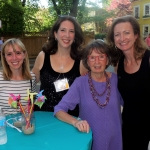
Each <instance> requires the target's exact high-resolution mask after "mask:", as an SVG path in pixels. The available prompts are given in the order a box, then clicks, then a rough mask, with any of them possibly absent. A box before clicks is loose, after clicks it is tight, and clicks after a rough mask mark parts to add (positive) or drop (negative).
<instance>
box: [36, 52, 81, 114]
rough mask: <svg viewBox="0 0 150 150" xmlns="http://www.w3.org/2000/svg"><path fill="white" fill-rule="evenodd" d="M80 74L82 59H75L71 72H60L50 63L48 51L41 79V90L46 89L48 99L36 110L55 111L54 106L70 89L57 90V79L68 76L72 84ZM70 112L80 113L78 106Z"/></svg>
mask: <svg viewBox="0 0 150 150" xmlns="http://www.w3.org/2000/svg"><path fill="white" fill-rule="evenodd" d="M79 76H80V60H75V62H74V65H73V67H72V69H71V70H70V71H69V72H66V73H59V72H55V71H54V70H53V68H52V66H51V63H50V55H49V54H48V53H45V59H44V64H43V67H42V69H41V70H40V81H41V85H40V90H44V91H43V95H45V96H46V98H47V100H45V103H44V104H43V106H42V107H41V109H39V108H38V107H37V106H35V109H34V110H36V111H37V110H38V111H40V110H41V111H51V112H53V111H54V106H56V105H57V104H58V103H59V101H60V100H61V99H62V97H63V96H64V95H65V94H66V93H67V91H68V90H64V91H60V92H56V90H55V86H54V82H55V81H56V80H57V79H63V78H67V79H68V82H69V86H71V84H72V83H73V81H74V80H75V78H76V77H79ZM68 113H69V114H71V115H74V116H78V114H79V112H78V106H77V107H76V108H75V110H73V111H70V110H69V112H68Z"/></svg>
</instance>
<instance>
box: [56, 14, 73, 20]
mask: <svg viewBox="0 0 150 150" xmlns="http://www.w3.org/2000/svg"><path fill="white" fill-rule="evenodd" d="M58 17H59V18H64V17H71V18H73V19H75V20H76V17H74V16H69V15H58Z"/></svg>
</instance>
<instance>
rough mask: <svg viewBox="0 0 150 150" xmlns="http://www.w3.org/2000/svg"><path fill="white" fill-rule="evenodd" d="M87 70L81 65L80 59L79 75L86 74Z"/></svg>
mask: <svg viewBox="0 0 150 150" xmlns="http://www.w3.org/2000/svg"><path fill="white" fill-rule="evenodd" d="M87 72H88V70H87V69H86V68H85V67H84V66H83V63H82V60H81V61H80V75H85V74H87Z"/></svg>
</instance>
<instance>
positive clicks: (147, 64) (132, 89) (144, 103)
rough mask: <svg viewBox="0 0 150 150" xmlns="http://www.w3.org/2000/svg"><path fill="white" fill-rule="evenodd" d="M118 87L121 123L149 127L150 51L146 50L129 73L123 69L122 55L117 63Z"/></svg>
mask: <svg viewBox="0 0 150 150" xmlns="http://www.w3.org/2000/svg"><path fill="white" fill-rule="evenodd" d="M117 74H118V89H119V92H120V93H121V95H122V98H123V100H124V109H123V113H122V118H123V125H127V126H131V125H132V126H135V127H137V126H138V127H141V126H144V128H145V127H146V126H145V125H147V127H148V126H149V127H150V123H148V122H150V121H148V120H149V119H150V51H148V50H147V51H146V52H145V54H144V56H143V59H142V62H141V65H140V68H139V70H138V71H137V72H135V73H132V74H129V73H127V72H125V70H124V56H122V57H121V59H120V61H119V64H118V70H117Z"/></svg>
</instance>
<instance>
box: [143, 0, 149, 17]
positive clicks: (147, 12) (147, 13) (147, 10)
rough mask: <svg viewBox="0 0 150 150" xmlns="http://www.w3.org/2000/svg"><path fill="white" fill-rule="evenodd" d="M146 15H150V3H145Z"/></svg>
mask: <svg viewBox="0 0 150 150" xmlns="http://www.w3.org/2000/svg"><path fill="white" fill-rule="evenodd" d="M143 15H144V16H150V3H148V4H145V5H144V14H143Z"/></svg>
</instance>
